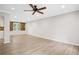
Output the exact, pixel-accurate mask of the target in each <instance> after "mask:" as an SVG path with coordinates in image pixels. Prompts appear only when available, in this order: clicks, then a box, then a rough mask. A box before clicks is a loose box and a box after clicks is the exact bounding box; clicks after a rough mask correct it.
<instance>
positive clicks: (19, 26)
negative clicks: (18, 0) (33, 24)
mask: <svg viewBox="0 0 79 59" xmlns="http://www.w3.org/2000/svg"><path fill="white" fill-rule="evenodd" d="M25 26H26V23H23V22H10V31H25Z"/></svg>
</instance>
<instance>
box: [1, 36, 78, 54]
mask: <svg viewBox="0 0 79 59" xmlns="http://www.w3.org/2000/svg"><path fill="white" fill-rule="evenodd" d="M0 54H1V55H78V54H79V47H78V46H73V45H70V44H64V43H60V42H55V41H51V40H48V39H43V38H38V37H34V36H30V35H17V36H12V37H11V43H9V44H3V43H1V44H0Z"/></svg>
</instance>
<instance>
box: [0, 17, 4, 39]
mask: <svg viewBox="0 0 79 59" xmlns="http://www.w3.org/2000/svg"><path fill="white" fill-rule="evenodd" d="M3 21H4V19H3V16H0V26H1V27H3ZM0 39H3V31H0Z"/></svg>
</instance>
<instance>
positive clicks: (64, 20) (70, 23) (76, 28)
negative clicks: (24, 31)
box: [28, 11, 79, 45]
mask: <svg viewBox="0 0 79 59" xmlns="http://www.w3.org/2000/svg"><path fill="white" fill-rule="evenodd" d="M28 34H30V35H33V36H38V37H42V38H47V39H51V40H55V41H60V42H65V43H72V44H76V45H79V11H75V12H72V13H67V14H63V15H59V16H54V17H49V18H45V19H41V20H38V21H34V22H29V23H28Z"/></svg>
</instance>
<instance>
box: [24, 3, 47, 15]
mask: <svg viewBox="0 0 79 59" xmlns="http://www.w3.org/2000/svg"><path fill="white" fill-rule="evenodd" d="M29 6H30V7H31V8H32V10H24V11H33V13H32V15H34V14H35V13H36V12H38V13H40V14H44V13H43V12H41V11H40V10H44V9H46V7H42V8H37V5H33V4H29Z"/></svg>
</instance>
